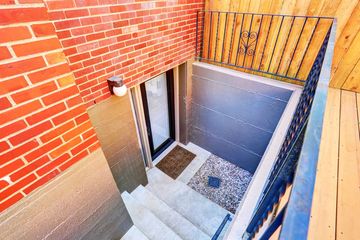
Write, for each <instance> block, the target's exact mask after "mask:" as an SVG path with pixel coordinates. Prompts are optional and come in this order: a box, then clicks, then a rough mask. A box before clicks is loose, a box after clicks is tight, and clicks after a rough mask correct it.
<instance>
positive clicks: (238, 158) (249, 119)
mask: <svg viewBox="0 0 360 240" xmlns="http://www.w3.org/2000/svg"><path fill="white" fill-rule="evenodd" d="M216 68H217V67H213V68H212V69H209V68H204V67H202V66H201V64H193V78H192V101H191V119H190V126H189V140H190V141H191V142H193V143H195V144H197V145H199V146H201V147H203V148H204V149H206V150H208V151H210V152H212V153H213V154H215V155H218V156H219V157H221V158H223V159H226V160H228V161H230V162H232V163H234V164H235V165H237V166H239V167H241V168H243V169H245V170H247V171H249V172H251V173H254V172H255V170H256V168H257V166H258V164H259V162H260V160H261V158H262V155H263V154H264V152H265V150H266V147H267V145H268V143H269V141H270V139H271V137H272V134H273V132H274V130H275V128H276V126H277V124H278V122H279V120H280V118H281V116H282V113H283V111H284V109H285V107H286V105H287V102H288V100H289V98H290V96H291V94H292V91H291V90H288V89H283V88H280V87H275V86H271V85H268V84H263V83H260V82H255V81H252V80H248V79H244V78H241V77H238V76H232V75H228V74H226V73H222V72H220V71H216V70H214V69H216ZM219 69H220V68H219Z"/></svg>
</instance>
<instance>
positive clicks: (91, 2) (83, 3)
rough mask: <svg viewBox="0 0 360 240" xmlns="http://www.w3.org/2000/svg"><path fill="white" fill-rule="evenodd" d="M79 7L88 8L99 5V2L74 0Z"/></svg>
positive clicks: (95, 0)
mask: <svg viewBox="0 0 360 240" xmlns="http://www.w3.org/2000/svg"><path fill="white" fill-rule="evenodd" d="M74 1H75V5H76V6H77V7H86V6H94V5H98V1H97V0H74Z"/></svg>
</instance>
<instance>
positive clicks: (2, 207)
mask: <svg viewBox="0 0 360 240" xmlns="http://www.w3.org/2000/svg"><path fill="white" fill-rule="evenodd" d="M23 197H24V195H22V194H21V193H17V194H15V195H14V196H12V197H10V198H9V199H7V200H5V201H2V202H1V203H0V212H2V211H4V210H5V209H7V208H9V207H11V206H12V205H14V204H15V203H17V202H18V201H20V200H21V199H22V198H23Z"/></svg>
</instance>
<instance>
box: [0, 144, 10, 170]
mask: <svg viewBox="0 0 360 240" xmlns="http://www.w3.org/2000/svg"><path fill="white" fill-rule="evenodd" d="M8 149H10V145H9V144H8V143H7V142H4V141H2V142H0V153H1V152H5V151H6V150H8ZM0 169H1V168H0Z"/></svg>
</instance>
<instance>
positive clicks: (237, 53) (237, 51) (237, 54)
mask: <svg viewBox="0 0 360 240" xmlns="http://www.w3.org/2000/svg"><path fill="white" fill-rule="evenodd" d="M244 15H245V13H243V14H242V19H241V27H240V33H239V41H238V46H237V49H236V58H235V66H237V62H238V58H239V47H240V43H241V35H242V28H243V24H244Z"/></svg>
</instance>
